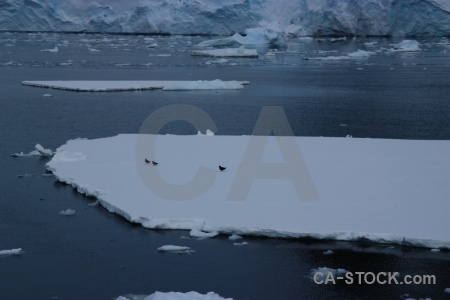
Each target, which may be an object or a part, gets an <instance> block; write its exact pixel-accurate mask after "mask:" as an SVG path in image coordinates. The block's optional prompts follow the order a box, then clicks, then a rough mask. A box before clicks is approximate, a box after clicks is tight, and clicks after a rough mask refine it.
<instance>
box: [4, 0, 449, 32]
mask: <svg viewBox="0 0 450 300" xmlns="http://www.w3.org/2000/svg"><path fill="white" fill-rule="evenodd" d="M449 19H450V1H448V0H277V1H275V0H251V1H250V0H227V1H219V0H208V1H204V0H140V1H122V0H98V1H87V0H51V1H48V0H3V1H0V30H30V31H43V30H45V31H94V32H136V33H171V34H218V35H231V34H234V33H236V32H239V33H242V32H244V30H245V29H248V28H252V27H259V26H260V25H261V23H262V22H263V23H265V24H266V25H267V24H269V23H272V24H277V25H278V26H280V28H281V29H283V30H285V29H287V30H285V32H286V33H288V31H292V30H293V29H295V31H296V32H297V33H301V35H317V36H320V35H395V36H403V35H406V36H444V35H450V22H449V21H448V20H449Z"/></svg>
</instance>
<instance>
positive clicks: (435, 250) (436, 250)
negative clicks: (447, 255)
mask: <svg viewBox="0 0 450 300" xmlns="http://www.w3.org/2000/svg"><path fill="white" fill-rule="evenodd" d="M430 251H431V252H441V250H440V249H437V248H433V249H431V250H430Z"/></svg>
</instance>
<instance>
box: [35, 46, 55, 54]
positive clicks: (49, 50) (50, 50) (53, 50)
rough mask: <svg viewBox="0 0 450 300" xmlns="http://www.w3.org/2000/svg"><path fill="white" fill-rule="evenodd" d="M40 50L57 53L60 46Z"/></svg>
mask: <svg viewBox="0 0 450 300" xmlns="http://www.w3.org/2000/svg"><path fill="white" fill-rule="evenodd" d="M39 51H41V52H52V53H56V52H58V51H59V49H58V46H55V48H53V49H42V50H39Z"/></svg>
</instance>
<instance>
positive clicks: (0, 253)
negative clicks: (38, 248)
mask: <svg viewBox="0 0 450 300" xmlns="http://www.w3.org/2000/svg"><path fill="white" fill-rule="evenodd" d="M22 253H23V250H22V248H16V249H10V250H0V256H9V255H20V254H22Z"/></svg>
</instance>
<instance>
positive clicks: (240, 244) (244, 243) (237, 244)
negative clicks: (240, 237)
mask: <svg viewBox="0 0 450 300" xmlns="http://www.w3.org/2000/svg"><path fill="white" fill-rule="evenodd" d="M233 245H235V246H245V245H248V243H247V242H242V243H233Z"/></svg>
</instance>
